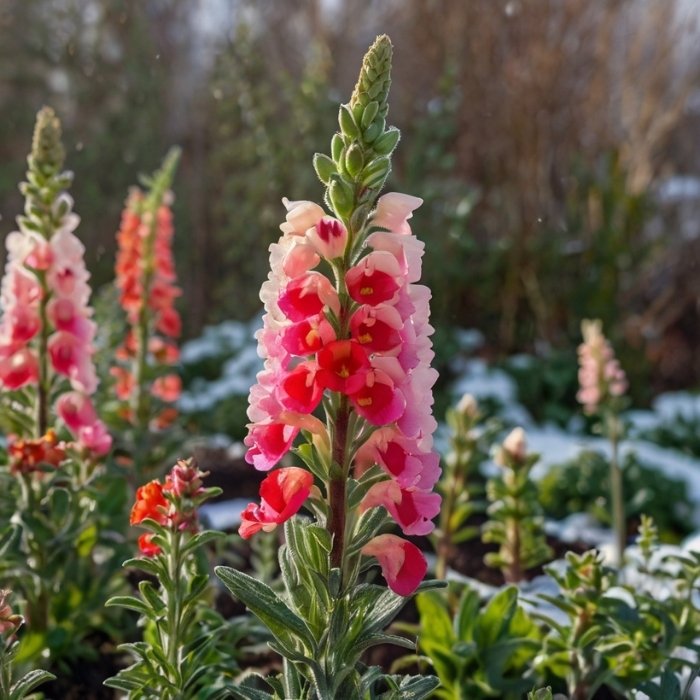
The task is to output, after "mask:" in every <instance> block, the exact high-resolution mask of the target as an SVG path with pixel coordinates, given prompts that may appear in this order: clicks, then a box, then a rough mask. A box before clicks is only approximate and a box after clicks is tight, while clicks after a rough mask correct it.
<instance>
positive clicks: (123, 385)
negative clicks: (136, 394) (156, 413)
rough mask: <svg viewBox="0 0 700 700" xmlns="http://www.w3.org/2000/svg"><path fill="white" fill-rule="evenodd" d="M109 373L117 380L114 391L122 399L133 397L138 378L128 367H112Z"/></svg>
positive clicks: (126, 399)
mask: <svg viewBox="0 0 700 700" xmlns="http://www.w3.org/2000/svg"><path fill="white" fill-rule="evenodd" d="M109 373H110V374H111V375H112V376H113V377H114V378H115V379H116V380H117V381H116V384H115V385H114V393H115V394H116V395H117V398H118V399H119V400H120V401H128V400H129V399H130V398H131V395H132V392H133V391H134V387H135V386H136V379H135V377H134V375H133V374H132V373H131V372H130V371H129V370H128V369H126V367H119V366H116V367H110V368H109Z"/></svg>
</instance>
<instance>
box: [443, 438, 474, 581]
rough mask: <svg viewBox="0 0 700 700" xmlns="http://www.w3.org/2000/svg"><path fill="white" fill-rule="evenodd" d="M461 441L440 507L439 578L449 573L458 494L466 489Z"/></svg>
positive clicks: (463, 451) (457, 442)
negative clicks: (453, 520) (448, 561)
mask: <svg viewBox="0 0 700 700" xmlns="http://www.w3.org/2000/svg"><path fill="white" fill-rule="evenodd" d="M460 442H461V441H458V440H457V441H455V443H456V444H455V461H454V465H453V466H452V467H451V468H450V472H449V474H446V477H447V479H446V483H447V484H448V490H447V493H446V494H445V501H444V503H443V506H442V508H441V509H440V541H439V543H438V546H437V559H436V562H435V576H436V578H439V579H444V578H445V575H446V574H447V559H448V557H449V553H450V549H451V548H452V535H453V534H454V533H453V528H452V515H453V512H454V509H455V503H456V501H457V496H458V495H459V494H460V493H462V491H463V489H464V476H463V474H462V472H463V466H464V456H465V454H466V452H467V451H466V450H465V449H463V448H462V447H461V445H460V444H459V443H460Z"/></svg>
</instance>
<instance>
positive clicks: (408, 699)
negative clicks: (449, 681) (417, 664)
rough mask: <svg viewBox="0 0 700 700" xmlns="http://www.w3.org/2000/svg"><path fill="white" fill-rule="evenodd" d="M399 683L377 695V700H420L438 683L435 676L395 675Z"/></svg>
mask: <svg viewBox="0 0 700 700" xmlns="http://www.w3.org/2000/svg"><path fill="white" fill-rule="evenodd" d="M395 678H396V679H397V680H398V679H399V678H400V679H401V680H400V683H399V686H398V688H397V689H396V690H389V691H387V692H386V693H382V694H381V695H380V696H379V700H422V698H427V697H428V696H429V695H430V694H431V693H432V692H433V691H434V690H435V689H436V688H437V687H438V686H439V685H440V681H439V680H438V679H437V678H436V677H435V676H395Z"/></svg>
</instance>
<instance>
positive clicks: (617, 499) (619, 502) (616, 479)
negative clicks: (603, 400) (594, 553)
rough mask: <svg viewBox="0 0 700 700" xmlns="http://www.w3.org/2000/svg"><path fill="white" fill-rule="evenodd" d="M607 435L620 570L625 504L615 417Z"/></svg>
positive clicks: (623, 550) (617, 421)
mask: <svg viewBox="0 0 700 700" xmlns="http://www.w3.org/2000/svg"><path fill="white" fill-rule="evenodd" d="M608 435H609V437H610V447H611V456H610V497H611V500H612V510H613V529H614V533H615V564H616V566H617V567H618V568H622V564H623V558H624V552H625V545H626V543H627V522H626V519H625V502H624V495H623V491H622V469H621V468H620V460H619V441H620V421H619V419H618V417H617V416H610V417H609V418H608Z"/></svg>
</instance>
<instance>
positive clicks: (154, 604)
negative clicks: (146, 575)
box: [139, 581, 165, 616]
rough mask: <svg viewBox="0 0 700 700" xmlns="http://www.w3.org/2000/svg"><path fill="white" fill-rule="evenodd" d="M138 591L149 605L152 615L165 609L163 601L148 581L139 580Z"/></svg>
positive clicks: (158, 613)
mask: <svg viewBox="0 0 700 700" xmlns="http://www.w3.org/2000/svg"><path fill="white" fill-rule="evenodd" d="M139 592H140V593H141V595H142V596H143V597H144V598H145V600H146V603H148V605H149V606H150V608H151V610H152V611H153V612H152V614H153V615H156V616H158V615H160V614H161V613H162V612H163V610H165V602H164V601H163V599H162V598H161V597H160V596H159V595H158V592H157V591H156V590H155V588H154V587H153V584H152V583H151V582H150V581H140V582H139Z"/></svg>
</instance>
